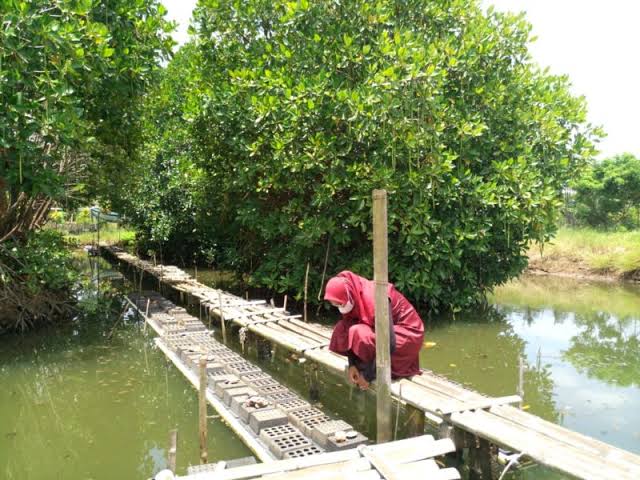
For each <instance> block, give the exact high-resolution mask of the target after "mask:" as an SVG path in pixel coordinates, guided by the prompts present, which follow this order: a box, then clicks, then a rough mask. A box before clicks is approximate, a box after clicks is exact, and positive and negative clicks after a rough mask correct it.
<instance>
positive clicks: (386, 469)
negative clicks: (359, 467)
mask: <svg viewBox="0 0 640 480" xmlns="http://www.w3.org/2000/svg"><path fill="white" fill-rule="evenodd" d="M359 450H360V453H361V454H362V456H363V457H364V458H366V459H367V460H369V461H370V462H371V465H373V467H374V468H375V469H376V470H377V471H378V472H379V473H380V476H381V477H382V478H386V479H387V480H403V477H402V476H401V475H400V473H398V472H397V471H396V470H395V469H394V468H393V466H392V465H390V464H389V463H387V461H386V460H388V456H387V455H385V456H384V457H383V456H382V455H380V454H378V453H376V452H375V451H374V450H372V449H371V448H370V447H364V448H359Z"/></svg>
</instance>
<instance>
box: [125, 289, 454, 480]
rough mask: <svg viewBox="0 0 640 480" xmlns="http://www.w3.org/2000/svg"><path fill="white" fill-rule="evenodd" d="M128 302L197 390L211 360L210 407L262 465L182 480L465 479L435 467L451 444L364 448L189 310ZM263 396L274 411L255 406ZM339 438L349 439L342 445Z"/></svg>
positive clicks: (192, 472)
mask: <svg viewBox="0 0 640 480" xmlns="http://www.w3.org/2000/svg"><path fill="white" fill-rule="evenodd" d="M127 301H128V302H129V304H130V306H131V307H133V308H134V309H135V310H136V311H137V312H138V314H139V315H140V316H142V318H143V319H144V321H145V322H146V324H147V325H149V326H150V327H151V328H152V329H153V330H154V331H155V332H156V333H157V334H158V337H157V338H156V339H155V343H156V345H157V346H158V347H159V348H160V350H162V352H164V354H165V355H166V356H167V358H168V359H169V360H170V361H171V362H172V363H173V364H174V365H175V366H176V367H178V369H179V370H180V371H181V372H182V373H183V374H184V375H185V376H186V377H187V379H188V380H189V381H190V382H191V383H192V384H193V385H194V386H196V387H197V386H198V383H199V381H198V374H197V372H198V369H199V360H200V358H202V357H203V356H204V357H205V358H206V361H207V364H206V370H207V375H208V382H207V383H208V387H207V391H206V398H207V401H208V402H209V403H210V404H211V405H212V406H213V407H214V408H215V410H216V411H217V412H218V414H219V415H220V416H221V417H222V418H223V419H224V420H225V421H226V422H227V424H228V425H229V426H230V428H231V429H232V430H233V431H234V432H235V433H236V434H237V435H238V436H239V437H240V438H241V439H242V440H243V441H244V443H245V444H246V445H247V446H248V447H249V448H250V449H251V450H252V451H253V452H254V453H255V454H256V456H257V457H258V458H259V459H260V460H262V462H263V463H261V464H257V465H247V466H243V467H236V468H225V467H226V462H218V463H216V464H205V465H198V466H195V467H189V474H188V475H186V476H184V477H176V478H184V479H189V480H216V479H220V480H222V479H226V480H232V479H244V478H260V477H262V476H266V475H269V478H270V479H273V478H277V479H280V478H282V479H283V480H284V479H285V478H286V479H289V478H291V479H293V478H302V477H304V478H305V480H306V478H307V477H311V478H316V477H318V476H320V477H322V478H323V479H330V478H331V479H339V478H345V479H346V478H347V477H349V480H352V478H353V479H355V480H376V479H379V478H389V479H395V478H399V476H400V475H405V474H408V473H412V472H418V471H421V472H428V473H430V474H431V475H432V476H431V477H430V478H433V479H440V480H456V479H459V478H460V474H459V473H458V471H457V470H456V469H454V468H442V469H441V468H440V467H439V465H438V464H437V463H436V462H435V460H434V459H433V457H437V456H440V455H444V454H446V453H451V452H453V451H455V446H454V444H453V442H452V441H451V440H450V439H442V440H437V441H436V440H434V439H433V437H432V436H428V435H425V436H423V437H421V438H416V439H411V440H412V441H411V442H407V441H406V440H403V441H398V442H395V443H393V444H387V445H384V446H366V444H367V443H368V440H367V438H366V437H364V436H363V435H362V434H360V433H358V432H356V431H355V430H353V428H352V427H351V426H350V425H349V424H347V423H346V422H344V421H342V420H335V419H331V418H329V417H328V416H326V415H325V414H324V413H323V412H322V411H320V410H318V409H317V408H314V407H312V406H311V405H310V404H309V403H307V402H306V401H304V400H303V399H302V398H300V397H298V396H297V395H296V394H295V393H294V392H292V391H291V390H289V389H288V388H286V387H285V386H283V385H281V384H279V383H278V382H277V381H275V380H274V379H273V378H272V377H271V376H269V375H268V374H266V373H264V372H262V371H261V370H260V369H259V368H258V367H256V366H255V365H253V364H252V363H250V362H247V361H245V360H244V359H243V357H242V356H240V355H238V354H236V353H234V352H233V351H232V350H230V349H229V348H227V347H226V346H225V345H223V344H222V343H220V342H218V341H216V340H215V339H214V338H213V337H212V335H211V333H212V332H211V331H210V330H208V329H207V328H206V326H205V325H204V324H203V323H202V322H201V321H200V320H199V319H198V318H196V317H193V316H191V315H190V314H189V313H187V311H186V310H185V309H184V308H182V307H178V306H176V305H174V304H173V303H171V302H170V301H168V300H167V299H165V298H163V297H162V296H160V295H159V294H158V293H156V292H144V293H140V294H131V295H129V296H128V297H127ZM257 396H260V398H262V399H264V400H265V402H267V403H268V405H266V406H262V407H253V406H250V403H249V402H250V400H251V399H253V398H257ZM339 431H341V432H343V433H344V434H345V436H344V438H342V439H340V440H338V439H337V436H338V433H337V432H339ZM358 447H360V448H358ZM277 460H279V461H277ZM276 473H279V474H280V475H277V476H274V474H276Z"/></svg>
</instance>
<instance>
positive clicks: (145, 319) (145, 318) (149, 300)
mask: <svg viewBox="0 0 640 480" xmlns="http://www.w3.org/2000/svg"><path fill="white" fill-rule="evenodd" d="M150 304H151V299H150V298H147V308H146V310H145V311H144V326H143V327H142V331H143V332H144V333H147V320H148V319H149V305H150Z"/></svg>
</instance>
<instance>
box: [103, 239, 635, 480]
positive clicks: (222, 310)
mask: <svg viewBox="0 0 640 480" xmlns="http://www.w3.org/2000/svg"><path fill="white" fill-rule="evenodd" d="M104 252H105V253H106V254H107V255H109V256H111V257H112V258H114V259H116V260H117V261H119V262H121V263H124V264H127V265H129V266H132V267H135V268H137V269H139V270H140V271H142V272H144V273H147V274H149V275H151V276H153V277H154V278H155V279H157V281H158V282H159V283H160V284H163V285H165V286H168V287H171V288H173V289H174V290H176V291H177V292H179V294H180V296H181V299H182V300H183V301H185V302H193V303H194V304H199V305H200V308H202V309H203V311H204V312H205V314H206V316H207V318H208V319H209V320H210V321H211V320H215V321H216V322H220V323H221V325H222V328H223V331H224V329H225V325H227V324H228V323H233V324H235V325H237V326H239V327H241V328H246V329H247V330H248V331H251V332H253V333H255V334H256V335H258V336H260V337H263V338H265V339H268V340H270V341H272V342H273V343H275V344H277V345H282V346H283V347H285V348H287V349H290V350H292V351H294V352H296V353H297V354H299V355H301V356H304V357H306V358H307V359H309V360H312V361H315V362H317V363H318V364H320V365H323V366H325V367H327V368H329V369H331V370H333V371H335V372H337V373H339V374H344V372H345V371H346V366H347V362H346V359H345V358H344V357H341V356H339V355H335V354H333V353H332V352H330V351H329V350H328V343H329V338H330V333H331V331H330V329H328V328H327V327H325V326H323V325H320V324H314V323H306V322H303V321H301V320H300V318H299V316H296V315H290V314H289V313H288V312H287V311H285V309H284V308H276V307H274V306H272V305H269V304H267V302H264V301H248V300H245V299H243V298H241V297H238V296H235V295H231V294H229V293H227V292H224V291H221V290H217V289H214V288H210V287H207V286H206V285H203V284H201V283H199V282H197V281H196V280H195V279H193V278H192V277H191V276H190V275H188V274H187V273H185V272H184V271H182V270H180V269H179V268H177V267H173V266H163V265H154V264H153V263H152V262H148V261H144V260H141V259H139V258H137V257H135V256H133V255H130V254H128V253H126V252H123V251H120V250H118V249H115V248H106V249H104ZM392 394H393V395H394V396H395V397H396V399H398V400H400V401H402V402H404V403H406V404H408V405H410V406H412V407H414V408H416V409H419V410H420V411H421V412H424V415H426V418H427V419H428V420H430V421H431V422H433V423H435V424H437V425H439V432H440V433H441V435H442V436H443V437H446V438H450V439H451V440H452V441H453V442H454V443H455V446H456V448H458V449H461V448H468V449H469V453H470V457H471V458H472V459H477V463H478V465H477V467H478V469H480V470H482V471H483V472H484V474H485V476H486V478H490V477H489V476H488V475H490V474H489V472H488V469H487V467H486V465H483V462H482V460H481V459H482V458H483V457H484V456H485V455H480V453H481V451H484V452H487V453H488V452H490V451H491V450H492V449H493V447H494V446H496V445H497V446H501V447H505V448H507V449H509V450H512V451H516V452H520V453H522V454H523V456H524V457H525V458H529V459H531V460H533V461H535V462H537V463H539V464H542V465H545V466H548V467H550V468H553V469H555V470H558V471H560V472H563V473H566V474H568V475H571V476H573V477H576V478H581V479H593V480H602V479H619V480H626V479H628V480H637V479H638V478H640V457H639V456H637V455H634V454H632V453H630V452H628V451H625V450H622V449H619V448H616V447H613V446H611V445H608V444H606V443H604V442H601V441H598V440H595V439H593V438H590V437H587V436H585V435H582V434H579V433H576V432H573V431H571V430H568V429H566V428H563V427H561V426H559V425H556V424H553V423H550V422H547V421H545V420H543V419H541V418H539V417H537V416H535V415H531V414H529V413H526V412H524V411H522V410H520V409H518V408H515V407H512V406H510V405H509V403H512V402H513V400H515V399H516V398H514V397H504V398H491V397H488V396H485V395H482V394H480V393H478V392H475V391H472V390H469V389H467V388H464V387H463V386H461V385H458V384H456V383H453V382H451V381H449V380H447V379H446V378H443V377H441V376H439V375H437V374H435V373H433V372H430V371H428V370H423V371H422V374H421V375H419V376H415V377H413V378H411V379H402V380H399V381H395V382H393V384H392Z"/></svg>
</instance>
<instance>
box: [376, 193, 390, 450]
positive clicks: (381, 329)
mask: <svg viewBox="0 0 640 480" xmlns="http://www.w3.org/2000/svg"><path fill="white" fill-rule="evenodd" d="M372 198H373V279H374V282H375V317H376V319H375V322H376V324H375V328H376V383H377V384H378V385H377V388H376V390H377V400H376V402H377V403H376V420H377V422H376V423H377V441H378V443H384V442H388V441H390V440H391V439H392V425H391V423H392V422H391V417H392V415H391V413H392V412H391V351H390V345H389V342H390V340H389V300H388V294H387V285H388V258H387V257H388V247H387V192H386V191H385V190H374V191H373V195H372Z"/></svg>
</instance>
